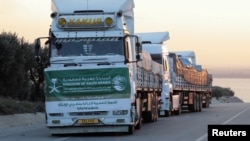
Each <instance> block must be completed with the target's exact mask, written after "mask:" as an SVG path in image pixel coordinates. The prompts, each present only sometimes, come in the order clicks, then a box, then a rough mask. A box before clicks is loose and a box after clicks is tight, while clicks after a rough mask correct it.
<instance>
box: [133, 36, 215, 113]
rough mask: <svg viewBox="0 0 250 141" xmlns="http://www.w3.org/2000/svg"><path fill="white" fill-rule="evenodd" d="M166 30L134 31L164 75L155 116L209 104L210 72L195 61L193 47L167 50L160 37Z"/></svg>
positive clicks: (195, 108) (195, 109)
mask: <svg viewBox="0 0 250 141" xmlns="http://www.w3.org/2000/svg"><path fill="white" fill-rule="evenodd" d="M164 34H166V32H152V33H138V34H137V35H138V36H139V37H140V38H141V39H142V43H143V44H142V49H143V50H145V51H146V52H148V53H150V55H151V57H152V59H153V60H154V61H156V62H158V63H160V64H161V65H162V68H163V70H165V71H163V74H162V77H163V78H164V79H163V80H164V81H163V84H162V93H161V99H160V102H159V103H160V109H159V116H170V115H172V114H176V115H179V114H181V111H182V110H189V111H191V112H196V111H201V110H202V108H205V107H209V104H210V99H211V94H212V89H211V88H212V75H211V74H209V73H208V72H207V70H206V69H205V68H203V67H202V66H201V65H197V64H196V57H195V53H194V51H178V52H169V51H168V49H167V47H166V45H165V44H166V43H165V41H166V40H164V38H162V37H164V36H161V35H164Z"/></svg>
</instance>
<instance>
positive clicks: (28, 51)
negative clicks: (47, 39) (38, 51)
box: [0, 32, 46, 101]
mask: <svg viewBox="0 0 250 141" xmlns="http://www.w3.org/2000/svg"><path fill="white" fill-rule="evenodd" d="M0 50H1V51H0V96H2V97H10V98H12V99H16V100H29V101H41V100H43V99H44V96H43V90H42V84H43V74H42V72H43V69H44V65H43V64H42V63H41V64H37V63H36V62H35V59H34V49H33V44H29V43H28V42H26V41H25V40H24V38H18V36H17V34H16V33H10V32H8V33H7V32H2V33H1V34H0ZM43 51H44V50H42V52H43ZM44 58H46V56H44ZM34 76H35V77H34Z"/></svg>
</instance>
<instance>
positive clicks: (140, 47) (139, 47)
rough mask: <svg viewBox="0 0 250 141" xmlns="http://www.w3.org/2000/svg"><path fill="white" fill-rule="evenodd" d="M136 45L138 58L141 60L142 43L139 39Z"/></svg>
mask: <svg viewBox="0 0 250 141" xmlns="http://www.w3.org/2000/svg"><path fill="white" fill-rule="evenodd" d="M135 47H136V60H137V61H141V55H140V53H142V44H141V42H140V41H139V40H137V42H136V43H135Z"/></svg>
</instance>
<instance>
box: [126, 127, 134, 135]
mask: <svg viewBox="0 0 250 141" xmlns="http://www.w3.org/2000/svg"><path fill="white" fill-rule="evenodd" d="M134 132H135V126H134V125H129V126H128V134H129V135H133V134H134Z"/></svg>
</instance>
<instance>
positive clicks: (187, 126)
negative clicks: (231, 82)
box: [0, 103, 250, 141]
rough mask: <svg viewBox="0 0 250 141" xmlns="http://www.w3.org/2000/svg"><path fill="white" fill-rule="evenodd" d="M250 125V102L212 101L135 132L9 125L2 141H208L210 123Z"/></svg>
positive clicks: (0, 137)
mask: <svg viewBox="0 0 250 141" xmlns="http://www.w3.org/2000/svg"><path fill="white" fill-rule="evenodd" d="M211 124H216V125H227V124H244V125H250V103H220V104H211V105H210V107H209V108H205V109H203V110H202V111H201V112H194V113H189V112H184V113H182V114H181V115H179V116H172V117H161V118H159V119H158V121H156V122H153V123H147V124H143V125H142V128H141V129H140V130H136V131H135V133H134V134H133V135H126V134H112V133H111V134H78V135H64V136H56V137H55V136H51V135H50V134H49V130H48V129H47V128H46V127H45V125H44V124H43V123H40V124H34V125H28V126H27V125H26V126H19V127H8V128H6V131H5V132H8V134H4V135H1V134H0V141H27V140H30V141H85V140H87V141H100V140H101V141H207V133H208V125H211Z"/></svg>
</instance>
